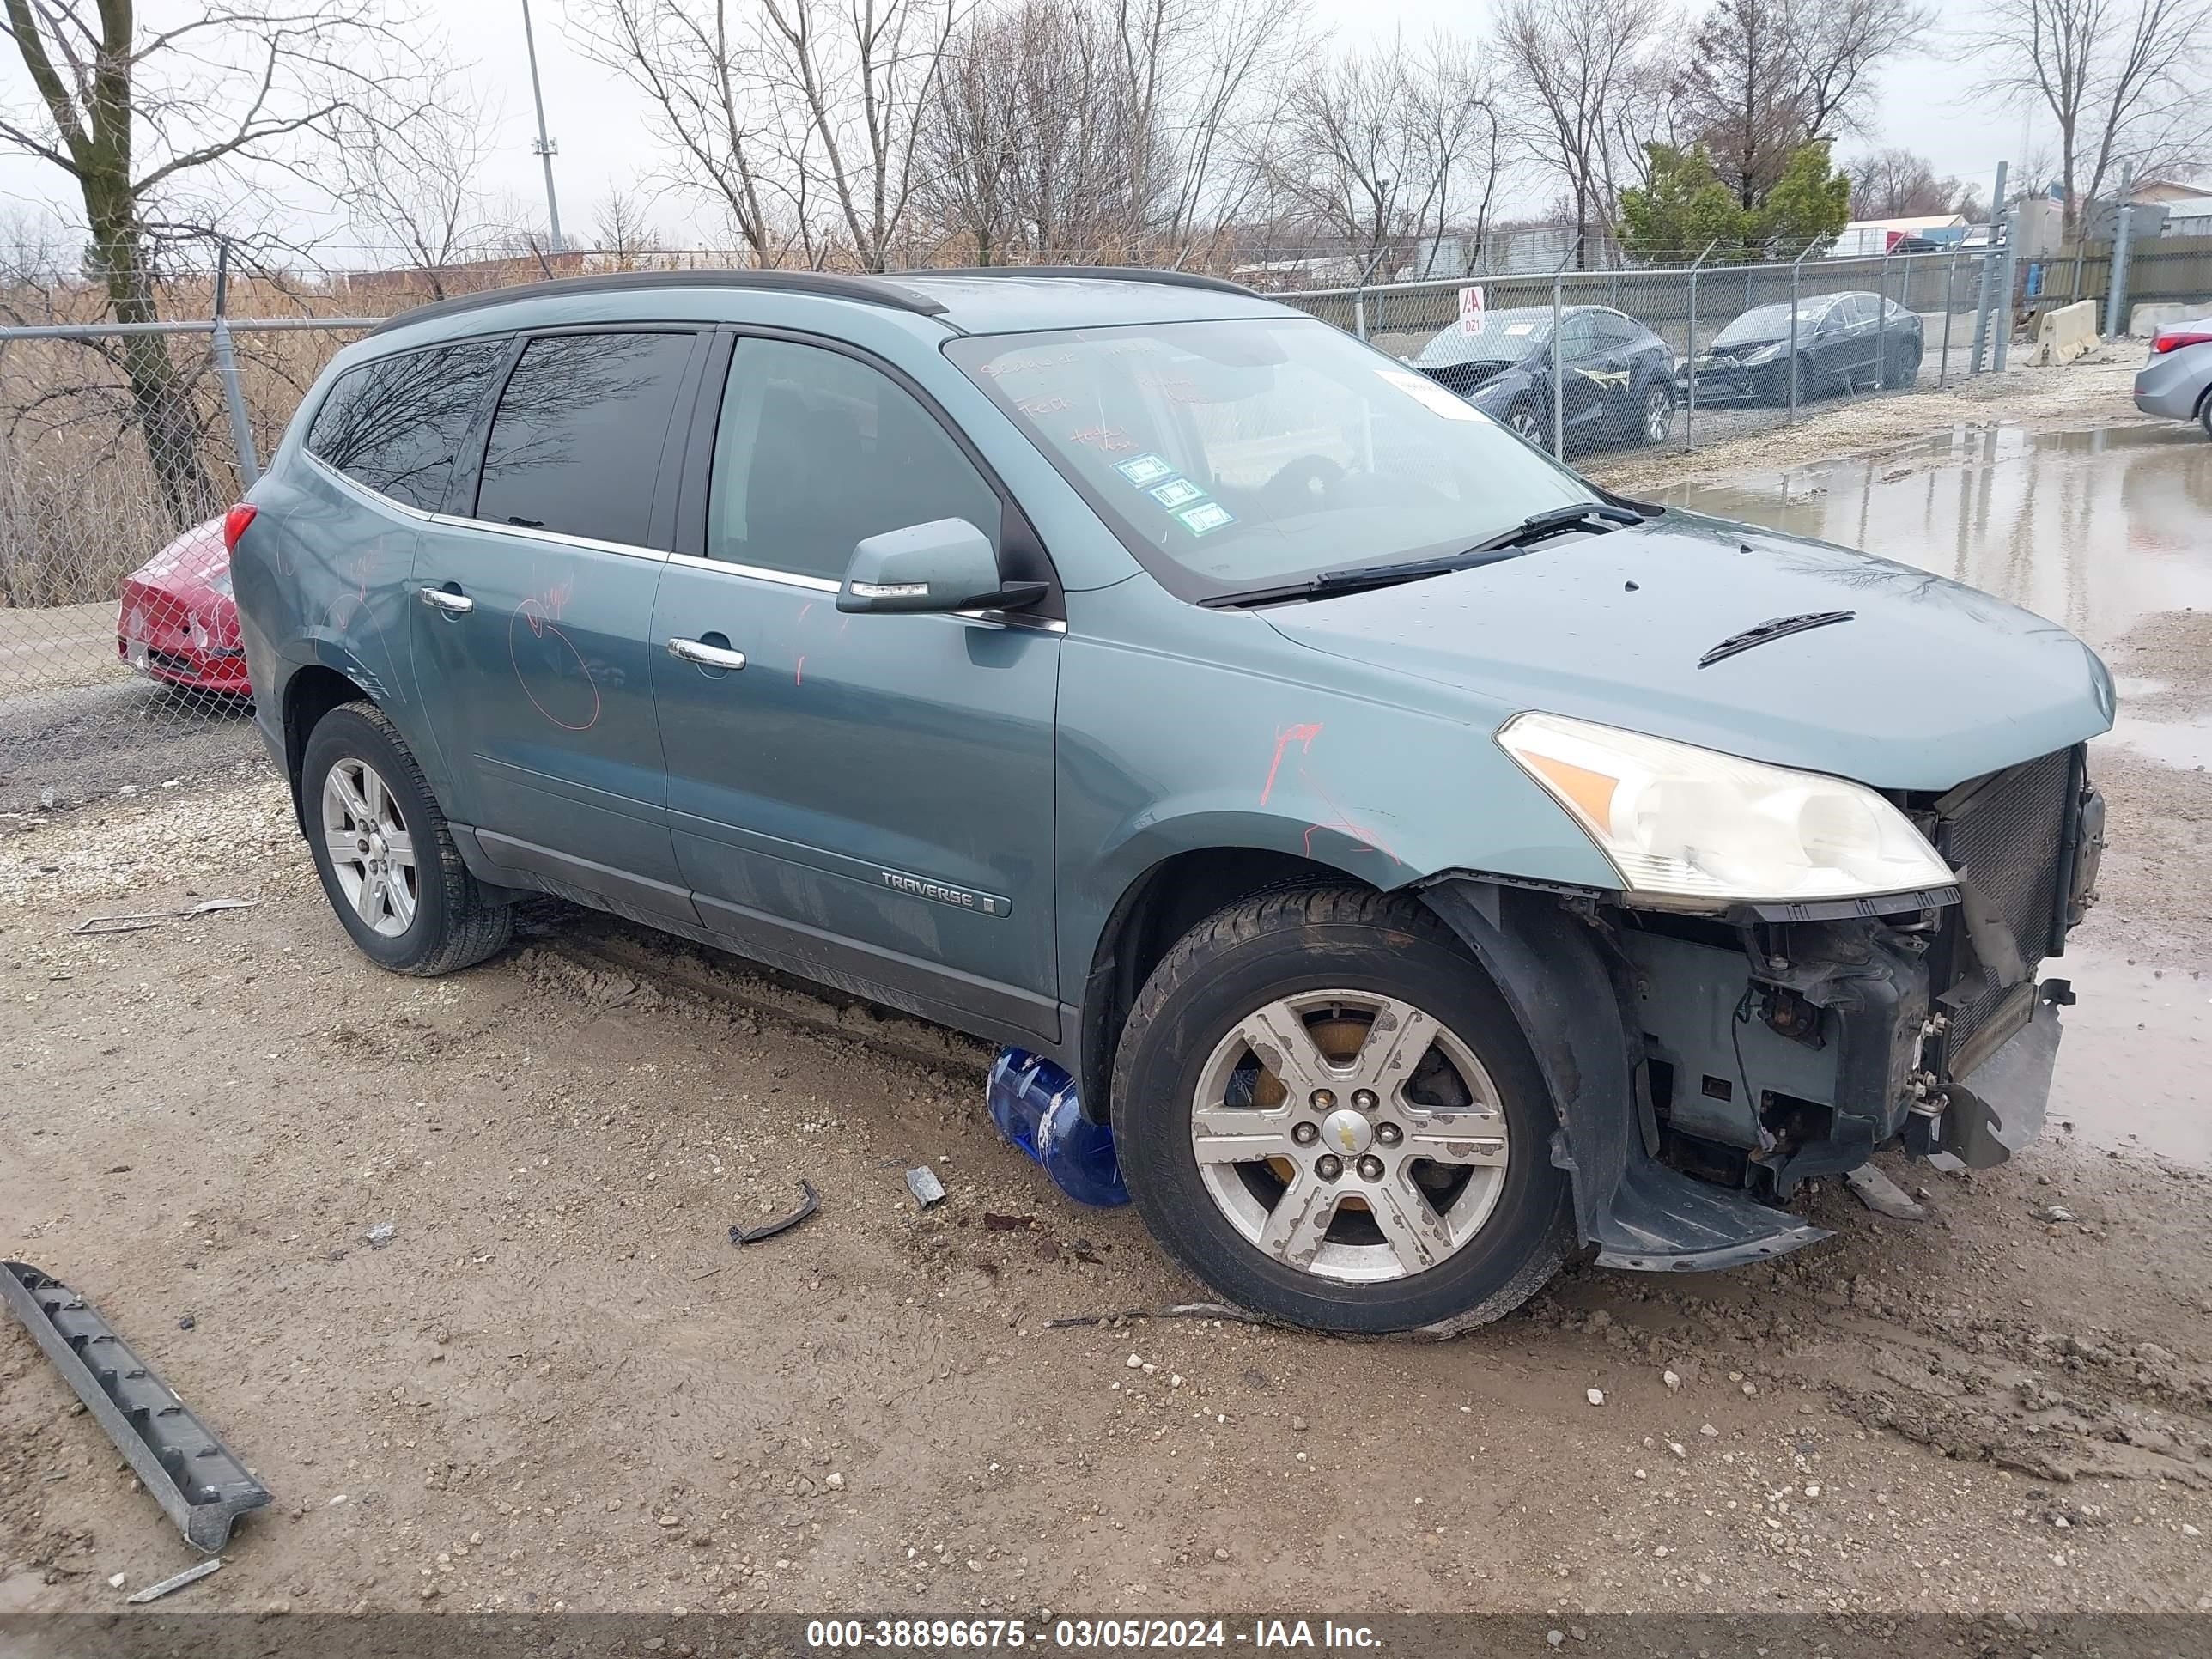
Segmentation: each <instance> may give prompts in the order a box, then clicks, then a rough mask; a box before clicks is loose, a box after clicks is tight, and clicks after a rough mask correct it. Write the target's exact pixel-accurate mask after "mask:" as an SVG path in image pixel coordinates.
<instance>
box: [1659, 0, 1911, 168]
mask: <svg viewBox="0 0 2212 1659" xmlns="http://www.w3.org/2000/svg"><path fill="white" fill-rule="evenodd" d="M1930 22H1931V16H1930V14H1929V12H1928V11H1927V10H1926V9H1923V8H1922V7H1920V6H1919V5H1917V4H1916V3H1914V0H1720V3H1719V4H1718V5H1717V6H1715V7H1714V8H1713V9H1712V10H1711V12H1710V13H1709V14H1707V15H1706V18H1705V23H1704V24H1703V26H1702V27H1700V28H1699V31H1698V35H1697V40H1696V42H1695V45H1694V46H1692V52H1691V56H1690V61H1689V63H1688V64H1687V66H1686V70H1685V72H1684V74H1683V76H1682V79H1681V82H1680V87H1679V89H1678V96H1679V98H1680V104H1681V115H1682V122H1683V126H1684V130H1685V132H1686V136H1687V137H1690V138H1691V139H1692V141H1693V142H1695V143H1701V144H1703V145H1704V146H1705V149H1706V150H1707V152H1708V153H1709V154H1710V155H1711V156H1712V158H1713V166H1714V168H1715V170H1716V171H1717V173H1719V174H1720V176H1721V179H1722V181H1723V183H1725V184H1726V185H1728V186H1729V189H1730V190H1732V191H1735V196H1736V199H1737V201H1738V202H1739V203H1741V204H1742V205H1743V206H1745V207H1747V208H1752V207H1757V206H1759V205H1760V204H1762V203H1764V202H1765V199H1766V197H1767V193H1768V192H1769V191H1771V190H1772V189H1773V188H1774V186H1775V185H1776V183H1777V182H1778V180H1779V179H1781V177H1782V174H1783V171H1784V168H1785V167H1788V166H1789V164H1790V157H1791V156H1792V155H1795V154H1796V152H1797V150H1798V149H1799V148H1800V147H1801V146H1802V145H1804V144H1807V143H1812V142H1814V140H1817V139H1823V138H1826V139H1831V140H1832V139H1834V138H1835V137H1838V135H1839V134H1840V133H1842V132H1844V131H1848V130H1851V129H1853V128H1855V127H1856V126H1857V125H1858V123H1859V122H1860V121H1861V120H1862V119H1863V117H1864V115H1865V112H1866V111H1867V108H1868V106H1869V102H1870V100H1871V99H1872V97H1873V94H1874V73H1875V70H1877V69H1878V68H1879V67H1880V66H1881V64H1883V63H1884V62H1885V61H1887V60H1888V59H1890V58H1894V57H1895V56H1896V55H1898V54H1899V52H1904V51H1905V49H1906V48H1907V47H1909V46H1911V44H1912V43H1913V42H1914V41H1916V40H1918V39H1920V38H1921V37H1922V36H1923V35H1924V34H1925V33H1927V31H1928V28H1929V25H1930Z"/></svg>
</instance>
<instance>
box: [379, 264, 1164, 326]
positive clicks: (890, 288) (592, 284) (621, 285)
mask: <svg viewBox="0 0 2212 1659" xmlns="http://www.w3.org/2000/svg"><path fill="white" fill-rule="evenodd" d="M1153 274H1155V275H1157V274H1158V273H1153ZM659 288H757V289H780V290H781V291H783V292H785V293H792V294H819V295H824V296H826V297H828V298H830V299H836V300H857V301H860V303H861V304H863V305H876V306H889V307H892V308H893V309H894V310H898V311H911V312H915V313H918V314H919V315H921V316H924V317H937V316H942V315H943V314H944V313H945V307H944V306H943V305H942V304H940V303H939V301H935V300H933V299H931V298H930V297H929V296H928V295H926V294H917V293H915V291H914V290H913V289H909V288H904V287H902V286H901V285H900V284H899V283H897V282H896V280H895V279H893V278H891V277H889V276H842V275H840V274H838V273H836V272H835V271H826V270H624V271H613V272H609V273H607V274H605V275H604V276H556V277H555V278H554V279H553V280H552V281H550V282H544V283H516V284H514V285H513V287H511V288H490V289H485V290H484V291H483V293H481V294H462V295H455V296H454V297H453V298H452V299H450V300H437V301H432V302H431V303H430V304H428V305H426V306H416V307H414V309H412V310H411V311H403V312H401V313H398V315H397V316H393V317H387V318H386V319H384V321H382V322H381V323H379V324H378V325H376V326H375V327H374V328H373V329H371V330H369V334H370V335H371V336H374V335H378V334H382V333H384V332H386V331H387V330H390V329H395V328H404V327H405V326H406V325H409V324H410V323H420V322H426V321H428V319H431V318H434V317H451V316H453V315H455V314H456V313H460V312H465V311H476V310H479V309H481V308H482V307H486V306H497V305H505V304H507V302H508V301H513V300H538V299H544V298H546V297H547V296H549V295H560V294H619V293H623V292H625V291H627V290H631V289H659Z"/></svg>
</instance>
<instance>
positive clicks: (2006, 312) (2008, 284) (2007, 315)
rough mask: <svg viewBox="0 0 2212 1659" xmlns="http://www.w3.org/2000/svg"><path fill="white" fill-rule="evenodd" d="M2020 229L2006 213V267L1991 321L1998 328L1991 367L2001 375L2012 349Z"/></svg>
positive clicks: (2009, 214)
mask: <svg viewBox="0 0 2212 1659" xmlns="http://www.w3.org/2000/svg"><path fill="white" fill-rule="evenodd" d="M2019 230H2020V227H2019V226H2018V225H2017V224H2015V223H2014V222H2013V215H2012V212H2011V210H2009V209H2008V210H2006V213H2005V246H2004V267H2003V270H2002V274H2001V275H2000V276H1998V278H1997V308H1996V314H1995V315H1994V316H1993V317H1991V319H1990V321H1991V322H1992V323H1993V324H1994V325H1996V349H1995V350H1993V351H1992V352H1991V353H1990V368H1994V369H1995V370H1996V372H1997V373H1998V374H2003V373H2004V366H2005V354H2006V352H2008V350H2010V349H2011V348H2012V285H2013V283H2014V281H2015V270H2016V268H2017V266H2018V264H2019V259H2020V236H2019V234H2018V233H2019Z"/></svg>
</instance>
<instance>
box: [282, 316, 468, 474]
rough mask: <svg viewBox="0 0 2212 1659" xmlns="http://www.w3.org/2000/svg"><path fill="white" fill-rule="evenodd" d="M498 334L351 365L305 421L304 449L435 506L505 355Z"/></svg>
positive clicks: (341, 469) (328, 462)
mask: <svg viewBox="0 0 2212 1659" xmlns="http://www.w3.org/2000/svg"><path fill="white" fill-rule="evenodd" d="M506 352H507V345H506V343H505V342H504V341H498V340H476V341H471V342H469V343H466V344H463V345H450V346H433V347H432V348H430V349H428V350H427V351H406V352H402V353H400V354H398V356H392V357H382V358H379V359H378V360H377V361H376V362H373V363H363V364H362V366H361V367H360V368H354V369H349V370H347V371H346V372H345V373H344V374H341V375H340V376H338V378H337V380H336V381H334V382H333V383H332V384H331V389H330V392H329V395H327V396H326V397H325V398H324V399H323V403H322V407H321V408H319V409H318V410H316V411H315V419H314V423H313V425H311V426H310V427H309V428H307V453H309V454H311V455H313V456H314V457H315V458H316V459H318V460H319V461H322V462H324V463H325V464H326V465H331V466H334V467H336V468H337V470H338V471H341V472H343V473H344V474H345V475H346V477H349V478H351V479H352V480H353V481H354V482H355V483H357V484H361V485H363V486H364V487H366V488H368V489H374V491H376V493H377V494H378V495H389V496H390V497H391V498H392V500H393V501H404V502H405V503H406V504H407V505H408V506H410V507H420V508H422V510H423V511H425V512H435V511H436V510H437V509H438V507H440V506H441V505H442V504H443V502H444V500H445V495H446V478H447V474H448V473H450V472H451V471H453V453H454V451H455V450H456V449H458V448H459V447H460V442H461V440H462V438H463V437H464V436H465V435H466V434H467V432H468V429H469V421H470V418H471V416H473V415H474V414H475V412H476V409H477V400H478V399H479V398H482V397H483V392H484V389H485V386H486V385H487V384H488V383H489V380H490V378H491V374H492V371H493V370H494V369H495V368H498V367H499V362H500V359H501V357H502V356H505V355H506Z"/></svg>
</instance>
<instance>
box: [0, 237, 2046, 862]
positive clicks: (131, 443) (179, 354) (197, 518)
mask: <svg viewBox="0 0 2212 1659" xmlns="http://www.w3.org/2000/svg"><path fill="white" fill-rule="evenodd" d="M561 257H563V258H569V259H573V258H574V256H561ZM513 263H514V264H515V268H514V269H513V270H512V271H502V272H501V275H500V277H499V279H498V280H497V281H495V282H493V283H490V284H489V285H490V286H500V285H503V284H504V283H513V282H520V281H528V280H532V279H534V278H536V277H538V276H540V275H542V274H544V272H543V270H542V265H543V263H544V262H543V261H542V260H536V261H532V262H528V263H527V264H526V263H523V262H513ZM577 263H578V264H581V263H582V262H580V261H579V262H577ZM625 263H629V262H627V261H626V262H625ZM637 263H645V262H644V261H639V262H637ZM668 263H671V264H678V263H680V262H678V261H674V260H671V261H669V262H668ZM562 274H567V272H566V271H565V270H564V271H563V272H562ZM451 278H452V274H451V273H447V280H443V281H441V280H439V278H438V276H436V275H435V274H433V275H431V276H428V277H425V276H423V275H422V274H420V273H416V274H413V275H412V276H407V275H406V274H402V273H379V274H377V275H375V276H367V277H363V276H353V277H345V278H338V279H334V280H331V281H328V282H325V283H321V284H319V285H316V286H314V287H313V288H312V289H303V288H301V287H300V286H298V285H290V286H287V285H282V284H271V283H259V282H255V283H234V284H233V285H232V286H231V288H230V290H229V292H228V295H227V296H224V295H220V294H219V293H218V291H217V289H216V288H215V287H214V286H213V285H211V284H210V285H203V287H202V288H201V289H198V290H185V289H179V290H176V291H171V292H165V293H164V294H163V295H162V296H161V299H162V309H163V311H164V312H165V313H167V315H169V316H172V317H185V316H189V315H191V314H193V313H194V312H195V311H197V313H198V314H200V315H202V316H204V317H208V318H210V319H211V320H204V321H174V322H164V323H160V324H155V325H137V326H135V327H134V326H128V325H118V324H114V323H112V322H102V321H100V320H98V319H97V313H96V310H95V307H96V306H97V304H98V298H97V296H95V295H89V294H85V293H82V292H81V291H78V290H74V289H69V288H67V287H57V288H54V289H49V290H46V291H44V292H42V293H41V294H40V295H37V296H34V299H35V303H33V304H30V305H27V304H26V303H25V301H24V296H23V295H7V294H0V315H5V316H8V317H10V318H12V319H19V320H17V321H15V323H14V324H13V325H9V326H0V814H4V813H9V812H21V811H35V810H37V809H38V808H40V807H41V806H57V805H70V804H74V803H76V802H79V801H82V800H84V799H91V798H94V797H97V796H100V795H104V794H109V793H119V792H121V791H123V790H125V789H130V788H137V787H158V785H159V783H161V782H162V781H167V778H168V777H170V776H173V775H174V776H184V775H195V774H197V773H200V772H204V771H206V770H209V769H213V768H215V767H216V766H219V765H222V764H224V763H228V762H229V761H233V760H245V759H247V758H249V757H252V755H253V754H254V753H255V752H256V750H257V749H258V744H256V742H255V740H254V738H253V737H252V732H251V728H250V724H249V721H248V719H247V715H248V714H249V712H250V709H249V702H248V699H249V696H250V692H249V690H248V688H247V686H246V679H245V671H244V660H243V658H242V656H241V655H240V652H239V641H238V633H237V621H236V615H235V611H234V609H233V607H232V605H231V603H230V598H229V576H228V558H227V556H226V555H225V553H224V550H223V546H222V536H221V526H220V516H219V515H220V514H221V513H222V512H223V511H224V509H225V508H226V507H228V505H229V504H230V503H231V502H232V501H234V500H236V499H237V497H238V495H240V493H241V491H242V489H243V488H244V487H245V485H246V483H248V482H250V480H251V478H252V476H253V472H254V468H255V458H256V457H257V456H264V455H267V454H268V453H270V452H271V450H272V449H273V448H274V447H275V445H276V441H277V440H278V438H279V437H280V436H281V435H282V433H283V428H284V426H285V423H286V422H288V421H289V418H290V416H291V413H292V410H294V408H295V406H296V405H297V404H298V402H299V399H300V398H301V395H302V394H303V393H304V392H306V390H307V387H308V386H310V385H311V384H312V383H313V380H314V378H315V376H316V375H317V374H319V373H320V372H321V369H322V368H323V366H324V365H325V363H327V362H329V360H330V359H331V356H333V355H334V354H335V353H336V352H337V351H338V350H339V349H341V348H342V347H343V345H345V344H346V343H348V342H349V341H350V340H352V339H355V338H357V337H359V336H360V334H361V332H362V331H363V330H364V329H365V328H367V327H368V326H370V325H373V324H374V321H375V320H377V319H379V318H380V317H381V316H384V315H388V314H391V313H395V312H398V311H401V310H404V309H407V308H409V307H411V306H414V305H416V304H419V303H421V302H422V301H424V300H426V299H429V298H433V297H437V295H441V294H443V293H447V292H453V291H463V290H464V289H465V288H467V287H481V286H484V285H486V284H483V283H460V282H457V281H453V280H452V279H451ZM1985 278H1986V279H1987V281H1988V284H1989V286H1988V289H1987V290H1986V292H1985V289H1984V279H1985ZM432 285H435V286H434V291H426V287H431V286H432ZM2001 288H2002V255H2001V254H2000V255H1998V256H1994V257H1989V256H1984V255H1983V254H1981V253H1978V252H1968V251H1958V252H1942V253H1932V254H1911V255H1901V256H1895V257H1893V258H1876V259H1820V258H1806V259H1802V260H1797V261H1795V262H1790V261H1778V260H1768V261H1765V262H1762V263H1759V264H1747V265H1741V266H1731V267H1719V266H1715V265H1711V264H1702V263H1686V264H1684V265H1683V266H1682V268H1680V269H1674V270H1641V269H1637V270H1624V269H1613V270H1558V271H1551V272H1543V273H1534V274H1513V275H1505V276H1477V277H1469V278H1466V279H1455V280H1450V281H1431V282H1418V283H1392V284H1389V285H1383V286H1372V287H1367V288H1346V289H1326V290H1316V291H1305V292H1293V293H1288V294H1280V295H1276V296H1274V297H1277V298H1280V299H1283V300H1285V301H1287V302H1289V303H1291V304H1292V305H1295V306H1297V307H1302V308H1303V309H1304V310H1306V311H1308V312H1310V313H1312V314H1314V315H1316V316H1317V317H1321V318H1323V319H1326V320H1328V321H1329V322H1332V323H1334V324H1336V325H1338V326H1340V327H1342V328H1345V329H1347V330H1350V331H1353V332H1355V333H1357V334H1358V335H1360V336H1361V337H1364V338H1366V339H1368V340H1370V341H1371V342H1372V343H1375V344H1376V346H1377V347H1378V348H1380V349H1383V350H1384V351H1387V352H1389V353H1390V354H1391V355H1393V356H1398V357H1401V358H1403V359H1406V360H1407V361H1409V362H1413V363H1414V364H1416V365H1417V366H1419V367H1420V368H1423V369H1424V370H1425V372H1428V373H1430V374H1432V375H1434V376H1435V377H1436V378H1437V379H1439V380H1443V382H1444V383H1445V384H1447V385H1449V386H1451V387H1452V389H1454V390H1455V391H1457V392H1461V393H1462V395H1465V396H1468V397H1469V398H1471V399H1472V400H1473V401H1474V402H1475V403H1476V404H1477V405H1478V406H1479V407H1482V408H1484V409H1486V410H1489V411H1490V412H1492V413H1493V414H1495V415H1497V416H1498V417H1499V418H1500V419H1503V420H1506V421H1508V422H1509V423H1511V424H1514V425H1516V427H1518V428H1520V429H1522V431H1523V432H1524V435H1527V436H1528V438H1529V439H1530V441H1534V442H1538V443H1541V444H1543V445H1545V446H1546V447H1551V448H1553V450H1554V451H1555V452H1558V453H1565V455H1567V456H1568V457H1569V458H1570V459H1575V460H1577V461H1580V460H1583V459H1587V458H1589V457H1591V456H1594V455H1596V454H1598V453H1601V452H1603V451H1605V450H1607V449H1609V448H1616V447H1635V446H1649V445H1653V444H1665V445H1672V446H1677V447H1684V448H1687V447H1694V446H1696V445H1700V444H1705V443H1709V442H1712V441H1717V440H1719V439H1722V438H1724V437H1729V436H1735V435H1742V434H1745V433H1750V432H1755V431H1759V430H1761V429H1765V428H1770V427H1775V426H1779V425H1782V424H1784V423H1785V422H1789V421H1790V420H1792V419H1795V418H1797V417H1798V416H1802V415H1803V414H1805V413H1806V412H1808V410H1814V409H1816V408H1825V407H1828V406H1830V405H1832V404H1834V403H1836V402H1839V401H1841V400H1844V399H1846V398H1872V397H1878V396H1882V395H1888V394H1894V393H1896V392H1900V391H1904V390H1905V389H1908V388H1910V387H1912V386H1940V385H1943V384H1946V383H1948V382H1949V381H1952V380H1957V379H1959V378H1960V377H1962V376H1964V375H1966V374H1969V373H1972V372H1974V370H1975V369H1976V368H1977V367H1978V362H1977V343H1976V335H1977V318H1978V316H1979V317H1982V318H1983V319H1984V321H1986V319H1988V318H1990V317H1993V316H1995V315H1996V311H1997V308H1996V306H1995V303H1994V295H1995V294H1996V292H1998V291H2001ZM1467 289H1476V290H1478V291H1479V294H1480V307H1481V310H1480V315H1479V316H1476V317H1474V318H1473V319H1471V320H1468V319H1466V318H1465V315H1464V313H1462V306H1463V305H1464V304H1466V303H1468V302H1467V301H1466V299H1465V295H1464V291H1465V290H1467ZM1877 297H1878V298H1879V299H1880V300H1881V301H1882V303H1881V305H1880V306H1879V307H1875V305H1874V301H1875V299H1876V298H1877ZM1984 300H1987V301H1989V304H1988V305H1987V307H1986V308H1979V307H1981V306H1982V302H1983V301H1984ZM1793 301H1794V304H1793ZM71 307H82V309H83V310H84V312H85V313H88V314H85V315H83V316H82V317H73V316H72V315H70V309H71ZM27 313H28V314H27ZM316 313H323V314H316ZM1793 319H1794V321H1793ZM2006 332H2007V331H2005V330H2003V329H2001V328H1994V327H1992V328H1990V329H1989V330H1988V338H1987V339H1985V340H1984V341H1982V342H1981V344H1980V350H1979V364H1986V365H1990V366H1994V367H2002V361H2001V354H2002V350H2003V346H2002V339H2003V337H2004V336H2005V334H2006ZM1792 362H1795V363H1796V364H1797V365H1798V369H1797V372H1796V374H1795V375H1794V376H1793V375H1792V374H1790V373H1789V372H1788V371H1789V365H1790V363H1792ZM1554 368H1556V369H1557V371H1558V372H1556V373H1554V372H1553V369H1554ZM126 780H127V781H126ZM0 827H4V826H0Z"/></svg>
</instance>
